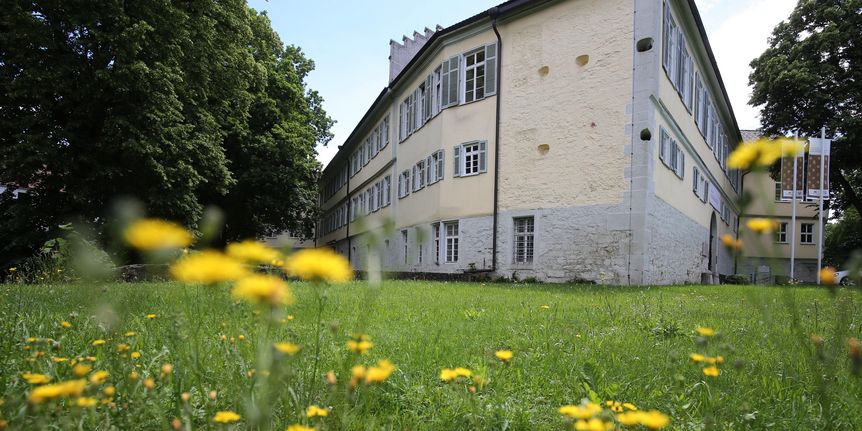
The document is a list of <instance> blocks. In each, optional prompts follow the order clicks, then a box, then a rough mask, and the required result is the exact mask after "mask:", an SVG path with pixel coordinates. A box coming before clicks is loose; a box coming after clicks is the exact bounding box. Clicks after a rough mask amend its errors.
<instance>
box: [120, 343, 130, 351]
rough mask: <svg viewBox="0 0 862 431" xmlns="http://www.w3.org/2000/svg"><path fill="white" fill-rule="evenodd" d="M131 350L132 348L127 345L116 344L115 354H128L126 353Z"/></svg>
mask: <svg viewBox="0 0 862 431" xmlns="http://www.w3.org/2000/svg"><path fill="white" fill-rule="evenodd" d="M131 348H132V347H131V346H129V345H128V344H126V343H120V344H117V353H126V352H128V351H129V349H131Z"/></svg>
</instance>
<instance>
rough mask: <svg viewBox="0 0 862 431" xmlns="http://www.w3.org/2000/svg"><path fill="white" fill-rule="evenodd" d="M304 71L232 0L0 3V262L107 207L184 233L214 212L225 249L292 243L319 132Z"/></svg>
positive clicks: (264, 22)
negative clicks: (242, 240) (227, 242)
mask: <svg viewBox="0 0 862 431" xmlns="http://www.w3.org/2000/svg"><path fill="white" fill-rule="evenodd" d="M312 68H313V63H312V62H311V61H310V60H308V59H306V58H305V57H304V55H303V54H302V52H301V51H300V50H299V49H297V48H294V47H288V48H287V49H285V47H284V46H283V44H282V42H281V41H280V40H279V38H278V36H277V35H276V34H275V33H274V32H273V31H272V29H271V26H270V23H269V20H268V19H267V17H266V16H265V15H261V14H258V13H256V12H255V11H253V10H252V9H250V8H249V7H248V5H247V4H246V2H245V0H222V1H212V0H209V1H207V0H204V1H195V2H177V1H168V0H142V1H132V2H129V1H123V0H97V1H93V0H35V1H34V0H27V1H25V0H12V1H9V2H6V3H5V4H4V6H3V7H2V8H0V94H2V95H3V97H2V98H0V184H3V185H7V186H8V187H9V191H7V192H6V193H4V194H2V195H0V220H3V223H0V262H2V261H4V260H7V259H9V258H10V257H12V256H21V255H22V254H24V253H26V252H28V251H30V250H32V249H33V247H34V246H35V245H36V244H38V243H39V242H40V241H42V240H44V239H45V238H47V237H50V236H52V235H53V234H54V232H53V231H54V229H55V227H56V226H57V225H59V224H61V223H63V222H65V221H67V220H70V219H73V218H83V219H85V220H90V221H96V222H99V221H102V220H104V215H105V212H106V208H107V207H108V206H109V204H110V203H111V202H112V201H113V200H115V199H117V198H118V197H120V196H131V197H134V198H137V199H139V200H140V201H142V202H143V203H144V204H145V205H146V207H147V210H148V211H149V213H150V214H152V215H156V216H161V217H167V218H170V219H174V220H178V221H181V222H184V223H186V224H189V225H192V226H195V225H196V223H197V222H198V221H199V220H200V217H201V215H202V212H203V208H204V207H205V206H206V205H209V204H216V205H219V206H222V207H224V208H225V209H226V213H227V220H226V221H227V229H226V231H225V234H226V237H227V238H238V237H244V236H258V235H264V234H271V233H274V232H278V231H283V230H293V231H297V232H302V233H308V232H309V230H310V227H311V223H312V221H311V220H312V219H313V217H314V215H315V214H314V210H315V209H314V201H315V198H314V196H315V193H316V191H315V186H314V179H315V177H316V175H317V173H318V171H319V165H318V163H317V162H316V161H315V159H314V155H315V152H314V147H315V144H316V143H326V142H328V140H329V139H330V138H331V134H330V132H329V128H330V126H331V124H332V121H331V120H330V119H329V118H328V117H327V116H326V113H325V112H324V111H323V109H322V108H321V102H322V101H321V98H320V97H319V96H318V95H317V93H314V92H313V91H309V90H308V89H307V87H306V84H305V78H306V76H307V74H308V72H309V71H310V70H311V69H312ZM16 187H23V188H27V189H29V192H28V193H27V194H26V195H25V196H24V197H21V198H19V199H12V194H11V193H10V192H11V190H12V189H14V188H16Z"/></svg>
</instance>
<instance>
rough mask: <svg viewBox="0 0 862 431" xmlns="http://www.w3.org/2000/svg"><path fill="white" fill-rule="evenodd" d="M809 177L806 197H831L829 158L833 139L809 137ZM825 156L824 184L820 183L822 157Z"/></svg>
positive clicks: (806, 184)
mask: <svg viewBox="0 0 862 431" xmlns="http://www.w3.org/2000/svg"><path fill="white" fill-rule="evenodd" d="M808 142H809V151H808V179H807V180H806V182H805V186H806V187H805V189H806V192H805V197H806V199H808V200H817V199H820V195H821V194H822V195H823V199H829V158H830V156H831V151H830V150H831V148H832V140H831V139H820V138H809V139H808ZM821 157H822V158H823V185H822V186H821V184H820V158H821Z"/></svg>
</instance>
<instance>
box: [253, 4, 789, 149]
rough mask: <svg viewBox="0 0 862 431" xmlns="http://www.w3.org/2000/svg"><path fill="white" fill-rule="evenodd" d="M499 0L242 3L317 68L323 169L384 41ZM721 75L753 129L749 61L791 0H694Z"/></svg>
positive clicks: (370, 96)
mask: <svg viewBox="0 0 862 431" xmlns="http://www.w3.org/2000/svg"><path fill="white" fill-rule="evenodd" d="M501 2H502V0H469V1H464V0H435V1H430V2H412V3H410V4H409V6H405V3H404V2H403V1H395V0H373V1H372V0H315V1H310V2H298V1H285V0H271V1H266V0H249V3H250V4H251V6H252V7H254V8H255V9H257V10H266V11H267V12H268V14H269V17H270V19H271V20H272V25H273V28H274V29H275V30H276V31H277V32H278V34H279V35H280V36H281V39H282V41H284V42H285V43H287V44H294V45H298V46H300V47H302V49H303V51H304V52H305V53H306V55H307V56H309V57H310V58H312V59H313V60H314V62H315V64H316V70H315V71H314V72H312V73H311V74H310V75H309V77H308V84H309V86H310V87H311V88H313V89H315V90H317V91H318V92H320V94H321V95H322V96H323V98H324V100H325V101H324V105H323V106H324V108H325V109H326V111H327V113H328V114H329V115H330V116H331V117H332V118H333V119H334V120H335V121H336V124H335V126H334V127H333V129H332V132H333V133H334V134H335V138H333V139H332V141H331V142H330V143H329V145H328V146H326V147H320V148H318V159H319V160H320V161H321V162H323V163H324V164H326V163H328V162H329V160H331V159H332V157H333V156H334V155H335V153H336V151H337V150H338V146H339V145H341V144H342V143H343V142H344V139H345V138H347V136H348V135H350V132H351V131H352V130H353V128H354V127H355V126H356V123H357V122H359V120H360V119H361V118H362V115H363V114H364V113H365V111H366V110H367V109H368V108H369V106H370V105H371V103H372V102H373V101H374V99H375V98H376V97H377V95H378V94H379V93H380V90H382V89H383V87H385V86H386V84H387V81H388V79H389V40H390V39H395V40H397V41H399V42H400V41H401V37H402V35H404V34H408V35H412V34H413V31H414V30H418V31H420V32H421V30H422V29H423V28H425V27H426V26H427V27H429V28H433V27H434V25H436V24H439V25H441V26H443V27H446V26H449V25H452V24H454V23H456V22H458V21H461V20H463V19H465V18H467V17H469V16H472V15H474V14H476V13H479V12H481V11H483V10H485V9H487V8H489V7H491V6H493V5H495V4H498V3H501ZM696 2H697V4H698V8H699V10H700V14H701V17H702V18H703V21H704V26H705V27H706V31H707V33H708V35H709V40H710V43H711V44H712V49H713V51H714V52H715V57H716V60H717V61H718V66H719V69H720V71H721V75H722V78H724V83H725V86H726V87H727V92H728V94H729V96H730V101H731V103H732V104H733V110H734V113H735V114H736V119H737V122H738V123H739V127H740V128H743V129H754V128H757V127H759V124H760V123H759V120H758V117H757V110H756V109H755V108H753V107H751V106H748V105H747V102H748V96H749V94H750V93H751V91H750V88H749V87H748V74H749V66H748V65H749V63H750V62H751V60H752V59H754V58H755V57H757V56H758V55H760V53H761V52H763V50H764V49H765V48H766V40H767V37H769V35H770V33H771V32H772V29H773V28H774V27H775V25H776V24H778V23H779V22H781V21H782V20H783V19H785V18H787V16H788V15H790V12H791V11H792V10H793V6H794V5H795V2H794V0H696Z"/></svg>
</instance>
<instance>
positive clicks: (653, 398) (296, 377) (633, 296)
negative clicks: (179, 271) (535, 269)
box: [0, 281, 862, 430]
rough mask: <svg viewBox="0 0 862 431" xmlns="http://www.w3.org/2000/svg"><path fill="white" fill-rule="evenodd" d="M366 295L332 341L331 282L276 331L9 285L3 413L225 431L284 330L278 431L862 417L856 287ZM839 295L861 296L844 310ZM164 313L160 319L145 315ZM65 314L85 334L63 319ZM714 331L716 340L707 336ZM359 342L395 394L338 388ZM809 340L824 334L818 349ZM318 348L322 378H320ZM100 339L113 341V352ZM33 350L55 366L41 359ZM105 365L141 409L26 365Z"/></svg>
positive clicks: (97, 291)
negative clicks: (65, 388) (598, 414)
mask: <svg viewBox="0 0 862 431" xmlns="http://www.w3.org/2000/svg"><path fill="white" fill-rule="evenodd" d="M367 286H368V285H367V284H366V283H364V282H356V283H349V284H345V285H340V286H332V287H330V288H329V289H328V293H327V294H326V298H327V299H326V301H327V305H326V307H325V308H324V309H323V314H322V316H321V319H322V320H320V321H322V322H324V329H323V331H321V332H318V331H319V327H318V323H317V322H318V321H319V320H318V317H317V313H318V312H319V311H320V310H319V308H318V303H317V298H318V293H319V286H314V285H309V284H304V283H293V289H294V293H295V296H296V299H297V302H296V305H293V306H291V307H289V308H287V310H286V312H287V313H289V314H291V315H293V316H294V317H295V318H294V319H293V320H289V321H286V322H285V323H282V324H279V325H277V326H275V327H267V326H265V325H261V324H260V319H261V316H260V315H257V313H256V311H257V310H258V309H256V308H254V307H252V306H249V305H247V304H245V303H237V302H236V301H235V300H233V299H232V298H231V297H230V296H229V294H228V291H227V288H226V286H188V285H181V284H177V283H149V284H111V285H105V286H95V285H92V284H89V283H87V284H80V285H74V284H71V285H70V284H64V285H58V284H42V285H38V286H17V285H0V298H3V299H2V301H0V334H2V335H3V336H2V337H0V398H2V399H4V400H5V404H4V405H3V406H0V417H2V418H3V419H5V420H8V421H9V425H10V428H11V429H19V428H21V429H30V428H39V427H40V426H39V425H40V424H39V423H38V422H37V421H38V419H37V416H38V415H39V414H42V415H45V416H42V417H43V419H44V420H46V422H43V423H42V425H44V426H47V420H48V419H51V421H52V422H51V424H52V425H54V426H55V427H57V428H82V429H106V428H109V427H114V428H119V429H142V428H146V429H167V428H169V427H170V421H171V420H172V418H173V417H175V416H176V417H182V418H183V420H186V418H188V420H189V421H191V428H192V429H198V428H207V427H210V428H214V425H213V424H212V422H211V418H212V416H213V414H214V413H215V411H216V410H233V411H236V412H238V413H240V414H241V415H242V416H243V424H242V425H241V426H240V427H241V428H242V427H243V426H245V425H246V424H247V423H248V422H247V421H250V419H249V418H250V416H251V412H250V411H248V410H247V408H248V405H247V404H246V403H245V400H246V399H247V396H248V395H249V393H251V391H252V388H253V386H255V380H254V379H252V378H249V377H248V372H249V371H250V369H252V368H255V367H257V365H256V362H255V358H256V356H257V355H258V354H259V350H257V348H256V343H257V342H258V341H259V340H260V339H262V338H263V337H270V338H271V339H275V340H285V341H294V342H298V343H301V344H303V350H302V351H300V352H299V353H298V354H297V355H296V356H294V357H290V358H287V359H284V360H285V361H289V362H288V363H289V366H290V367H291V369H292V370H293V371H291V374H290V375H289V376H288V378H286V379H285V382H284V385H283V386H280V387H279V388H280V389H279V392H278V393H277V397H278V398H277V400H278V401H277V402H275V403H273V404H272V415H273V416H272V423H270V424H264V425H262V428H267V427H270V428H271V429H285V427H286V425H287V424H290V423H296V422H305V423H306V424H311V423H312V421H311V420H308V419H306V418H305V417H304V415H303V413H304V409H305V408H306V407H307V406H308V405H310V404H317V405H319V406H322V407H329V406H331V407H333V411H332V414H331V415H330V417H329V418H326V419H322V420H318V421H317V423H320V424H322V427H321V429H344V430H367V429H416V430H418V429H428V430H437V429H439V430H451V429H489V430H490V429H535V430H559V429H563V427H564V424H565V422H564V421H563V419H562V418H561V417H560V415H559V414H558V413H557V409H558V408H559V407H560V406H561V405H563V404H570V403H578V402H580V401H581V400H582V399H584V398H589V399H592V400H593V401H597V402H604V401H606V400H607V399H615V400H619V401H630V402H633V403H634V404H636V405H637V406H638V407H639V408H641V409H658V410H661V411H663V412H665V413H667V414H669V415H670V416H671V418H672V419H671V420H672V421H671V425H670V427H669V428H668V429H710V428H714V429H735V430H759V429H858V428H859V427H860V426H862V422H860V421H862V418H860V417H859V415H858V412H859V409H860V407H862V406H860V398H859V393H860V392H859V390H860V380H859V376H854V375H853V374H851V367H850V364H849V361H848V355H847V341H846V340H847V338H846V337H847V336H853V337H856V338H859V337H860V334H862V329H860V322H862V314H860V313H862V310H860V308H859V307H858V306H854V305H853V304H858V301H859V300H860V296H859V292H858V291H853V290H844V289H839V290H837V292H835V293H830V292H829V291H828V290H827V289H822V288H811V287H794V288H790V289H788V288H775V287H765V286H756V287H755V286H669V287H659V288H657V287H649V288H607V287H597V286H585V285H568V286H550V285H542V286H524V285H518V286H512V285H500V284H488V285H484V286H482V285H479V284H471V283H451V282H450V283H433V282H402V281H397V282H395V281H393V282H385V283H384V284H383V285H382V286H380V287H379V288H374V289H373V291H375V292H377V294H376V297H375V298H376V299H373V300H369V298H368V295H369V290H368V288H367ZM835 295H837V296H839V297H843V298H844V299H845V300H844V301H839V302H836V301H832V300H831V298H832V297H833V296H835ZM465 304H466V305H465ZM469 304H481V307H482V308H483V309H484V310H485V311H484V314H483V315H482V318H481V319H479V320H469V319H465V314H464V308H465V306H469ZM544 304H553V306H552V307H550V308H549V309H545V308H541V306H542V305H544ZM842 304H843V305H842ZM607 307H612V308H613V309H614V311H615V312H614V313H613V314H610V313H607V312H606V311H605V309H606V308H607ZM149 313H155V314H157V315H158V317H157V318H155V319H152V320H149V319H146V318H145V316H146V315H147V314H149ZM63 320H66V321H69V322H70V323H71V324H72V327H71V328H68V329H64V328H62V327H61V326H60V322H61V321H63ZM698 326H709V327H712V328H715V329H716V330H717V331H718V332H719V336H716V337H713V338H712V339H710V340H708V341H707V340H705V339H704V337H698V336H696V335H695V334H694V331H693V330H694V328H696V327H698ZM832 328H841V330H842V331H843V332H841V333H833V332H832ZM126 331H135V332H136V333H137V335H136V336H134V337H131V338H130V337H126V336H125V335H124V334H125V332H126ZM353 331H362V332H364V333H366V334H368V335H369V336H370V337H371V339H372V340H373V341H374V348H373V349H372V350H371V352H370V353H369V355H368V357H367V358H366V357H363V358H364V359H360V360H361V361H362V362H363V363H372V362H373V361H375V360H376V359H378V358H388V359H389V360H391V361H392V362H393V363H394V364H395V365H396V366H397V367H398V368H397V370H396V371H395V373H394V374H393V375H392V376H391V377H390V378H389V379H388V380H387V381H386V382H384V383H382V384H381V385H379V386H376V387H373V388H365V389H367V390H362V391H361V392H354V393H353V395H347V394H341V395H338V393H336V391H333V390H332V389H330V388H329V387H328V386H327V385H326V384H325V381H324V380H323V379H324V376H323V375H324V374H325V373H326V371H327V370H330V369H332V370H336V372H337V373H338V377H339V379H340V380H339V381H343V379H345V378H346V377H345V374H344V372H345V371H342V370H345V365H344V364H343V363H342V361H343V357H344V353H345V347H344V345H345V344H344V343H345V340H346V339H347V338H348V337H349V336H350V334H351V333H352V332H353ZM811 334H818V335H820V336H821V337H822V340H821V341H819V342H818V343H817V344H814V343H812V342H811V341H810V340H809V337H810V335H811ZM221 335H225V336H226V337H227V338H228V339H229V338H230V337H235V338H236V342H235V343H234V344H231V343H230V342H229V341H227V340H224V341H223V340H221V338H220V336H221ZM239 335H244V336H245V337H246V340H245V341H240V340H239ZM27 337H37V338H52V339H54V340H56V341H57V342H58V344H57V350H49V349H48V347H46V346H48V344H45V343H32V344H30V345H31V346H32V347H31V350H26V351H25V350H24V347H25V346H27V345H28V343H27V342H26V339H27ZM316 337H319V340H320V353H321V358H320V363H319V364H317V369H318V374H317V375H315V374H313V373H312V372H311V370H312V369H313V368H314V367H315V361H314V355H313V351H314V349H313V340H315V339H316ZM94 339H105V340H107V344H106V345H105V346H102V347H100V348H96V347H94V346H92V345H91V342H92V340H94ZM119 343H129V344H131V348H132V349H133V350H135V351H140V352H141V353H142V357H141V359H140V360H138V361H136V362H137V363H139V364H140V365H141V367H140V368H137V371H138V372H139V373H140V374H141V379H143V378H144V377H147V376H152V377H154V378H155V380H156V387H155V389H154V390H152V391H149V392H147V391H144V389H143V388H142V386H141V382H140V381H138V382H137V383H134V382H129V380H128V379H127V378H126V377H125V376H126V375H127V374H128V373H129V372H130V370H131V369H133V365H132V362H133V361H131V360H130V359H129V358H128V357H123V356H122V355H121V354H120V353H118V352H117V351H116V349H117V346H118V344H119ZM504 348H505V349H511V350H512V351H513V352H514V358H513V359H512V362H511V363H510V364H508V365H503V364H501V363H499V361H497V360H496V359H495V358H494V351H495V350H498V349H504ZM36 351H44V352H45V356H44V357H41V358H38V359H36V360H35V361H33V362H30V361H28V358H32V357H34V355H35V354H36V353H35V352H36ZM693 352H697V353H702V354H705V355H709V356H715V355H723V356H724V358H725V361H726V362H725V363H724V364H723V365H721V367H720V368H721V375H720V376H719V377H716V378H708V377H705V376H704V375H703V373H702V371H701V367H702V365H699V364H695V363H692V362H691V360H690V359H689V354H690V353H693ZM88 354H94V355H97V356H98V358H99V359H98V361H96V363H95V364H96V366H97V369H106V370H108V371H110V372H111V376H110V377H109V380H108V383H109V384H113V385H116V386H117V390H118V393H117V395H116V400H117V401H118V405H122V404H121V403H122V402H125V401H128V407H127V408H123V409H121V410H107V407H105V406H99V407H96V408H95V410H93V411H92V414H91V413H90V412H91V411H89V410H84V409H75V408H71V407H66V408H64V409H63V410H61V411H53V410H51V409H45V408H44V407H45V406H40V407H38V408H32V407H27V404H26V401H25V400H23V399H22V397H23V396H25V395H26V393H27V391H29V385H27V384H26V383H25V382H23V381H22V379H20V378H19V377H20V373H22V372H24V371H32V372H47V373H48V374H49V375H52V376H58V377H55V379H57V378H59V376H69V374H70V369H71V367H69V366H68V364H54V363H53V362H51V360H50V356H65V357H75V356H78V355H88ZM163 363H171V364H173V374H172V375H171V377H170V378H161V377H159V368H160V367H161V365H162V364H163ZM456 366H463V367H467V368H470V369H471V370H473V371H474V372H475V373H477V374H481V375H485V376H487V377H488V384H487V385H486V386H485V387H484V388H483V389H480V390H478V391H477V392H476V394H469V393H468V392H467V391H466V388H465V387H464V386H463V385H462V386H459V385H455V384H451V383H449V384H446V383H442V382H440V380H439V377H438V375H439V373H440V370H441V369H442V368H449V367H456ZM348 367H349V364H348ZM820 376H822V378H821V377H820ZM64 378H65V377H64ZM211 390H216V391H217V393H218V396H217V397H216V398H215V399H214V400H210V399H209V398H208V397H207V396H206V395H207V393H208V392H209V391H211ZM183 392H189V393H190V394H191V397H190V402H189V405H188V407H185V406H184V404H182V402H181V401H180V394H181V393H183ZM50 415H53V416H50ZM44 426H43V427H44Z"/></svg>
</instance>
